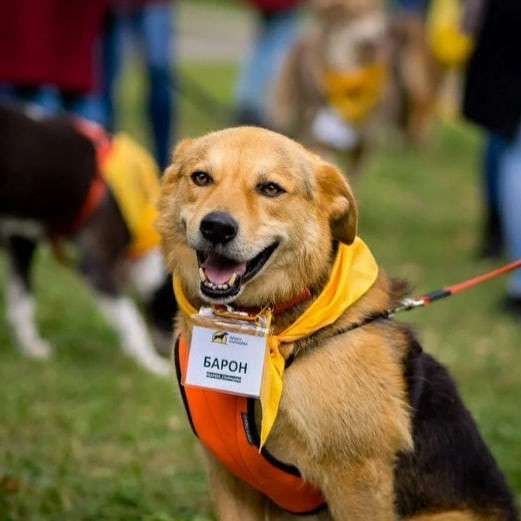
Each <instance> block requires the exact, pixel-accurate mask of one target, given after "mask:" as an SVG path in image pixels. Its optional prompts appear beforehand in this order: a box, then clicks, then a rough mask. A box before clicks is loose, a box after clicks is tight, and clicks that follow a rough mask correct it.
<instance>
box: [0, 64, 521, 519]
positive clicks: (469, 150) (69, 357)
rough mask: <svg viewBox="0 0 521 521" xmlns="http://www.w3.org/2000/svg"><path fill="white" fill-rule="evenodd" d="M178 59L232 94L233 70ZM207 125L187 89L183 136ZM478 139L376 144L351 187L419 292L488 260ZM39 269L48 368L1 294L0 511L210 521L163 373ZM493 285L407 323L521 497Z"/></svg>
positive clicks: (509, 332) (458, 130)
mask: <svg viewBox="0 0 521 521" xmlns="http://www.w3.org/2000/svg"><path fill="white" fill-rule="evenodd" d="M183 70H184V72H185V74H189V75H190V77H194V78H198V79H199V81H200V82H202V83H203V85H206V87H207V88H211V90H212V92H213V93H214V95H216V96H217V97H218V98H219V99H221V100H224V101H226V100H229V97H230V92H231V91H232V85H233V81H234V69H233V67H230V66H227V65H213V66H206V67H203V66H198V67H188V66H187V67H185V68H184V69H183ZM203 78H211V80H212V81H211V83H210V84H208V83H207V82H206V83H205V82H204V81H203ZM124 85H125V87H126V90H125V91H124V93H123V94H124V95H123V99H122V106H121V113H122V114H123V117H122V125H123V127H124V128H125V129H127V130H131V131H132V132H133V133H134V134H135V135H137V136H138V137H139V138H140V139H142V140H144V139H145V135H146V133H145V132H144V127H143V125H142V123H141V121H142V119H141V115H140V110H141V108H140V104H139V103H138V102H137V100H138V99H139V96H140V93H141V92H142V91H143V87H142V85H141V84H140V83H139V81H137V79H136V78H135V77H134V76H133V75H131V76H129V77H128V78H127V79H126V81H125V82H124ZM214 124H215V123H213V122H212V119H211V118H210V117H208V116H207V115H205V114H204V113H201V112H199V111H197V110H196V109H195V108H194V107H193V106H192V105H190V103H189V102H188V101H187V100H186V99H184V98H183V101H182V104H181V129H182V130H181V134H182V135H197V134H199V133H201V132H203V131H207V130H210V129H211V128H213V125H214ZM478 150H479V140H478V137H477V135H476V134H475V132H473V131H472V130H471V129H469V128H463V127H461V126H458V127H455V128H452V127H443V128H439V129H438V130H437V132H436V135H435V137H434V139H433V142H432V144H431V145H430V147H428V149H426V150H423V151H421V152H416V151H413V150H408V149H405V148H402V147H390V148H385V149H384V150H380V151H379V152H378V153H377V154H376V155H375V156H374V157H373V158H372V159H371V161H370V165H369V172H368V173H367V175H366V176H365V177H364V178H363V179H362V180H361V182H360V184H359V186H357V194H358V197H359V200H360V210H361V233H362V236H363V237H364V238H365V239H366V241H367V242H368V243H369V244H370V245H371V247H372V248H373V250H374V253H375V254H376V256H377V258H378V259H379V261H380V262H381V264H382V265H383V266H385V268H386V269H387V271H388V272H389V273H391V274H392V275H394V276H399V277H404V278H407V279H409V280H410V281H411V282H412V283H413V285H414V286H415V288H416V291H417V292H423V291H428V290H432V289H435V288H438V287H440V286H442V285H445V284H448V283H451V282H457V281H460V280H463V279H465V278H467V277H469V276H471V275H474V274H477V273H479V272H481V271H485V270H487V269H489V268H492V267H493V266H494V264H493V263H489V262H483V261H477V260H476V258H475V251H476V247H477V237H478V232H479V189H478V188H479V187H478V184H477V183H478V177H477V174H476V173H475V171H476V166H477V152H478ZM0 264H1V266H0V268H2V267H3V262H1V259H0ZM2 275H3V269H0V276H2ZM35 280H36V292H37V298H38V302H39V321H40V324H41V328H42V331H43V333H44V335H45V337H46V338H48V339H49V340H50V341H51V342H52V343H53V344H54V345H55V346H56V347H57V351H56V356H55V357H54V359H53V360H52V361H50V362H48V363H37V362H34V361H29V360H26V359H24V358H22V357H21V356H20V355H19V354H18V353H17V352H16V350H15V348H14V346H13V344H12V341H11V339H10V338H9V335H8V331H7V324H6V322H5V318H4V313H3V297H0V308H2V309H1V310H0V345H1V346H2V348H1V349H0V382H1V385H2V390H3V392H2V394H1V396H2V399H1V401H0V520H1V521H40V520H45V521H65V520H75V521H91V520H92V521H94V520H96V521H98V520H109V521H116V520H125V521H133V520H144V521H173V520H194V521H195V520H200V521H203V520H207V519H212V517H211V513H210V512H211V505H210V500H209V497H208V489H207V486H206V482H205V476H204V471H203V465H202V459H201V457H200V454H199V450H198V448H197V443H196V441H195V439H194V438H193V436H192V434H191V433H190V432H189V429H188V426H187V423H186V421H185V417H184V412H183V411H182V409H181V407H180V404H179V402H178V401H177V398H176V393H175V384H174V382H173V381H166V382H165V381H160V380H158V379H157V378H155V377H153V376H150V375H148V374H145V373H144V372H142V371H141V370H139V369H138V368H136V367H135V366H134V364H133V363H132V362H130V361H129V360H128V359H127V358H125V356H124V355H123V354H122V353H121V350H120V349H119V348H118V346H117V343H116V341H115V337H114V335H113V333H112V332H111V331H110V329H109V328H108V327H107V326H106V324H105V323H104V322H103V321H102V319H101V317H100V316H99V315H98V313H97V311H96V309H95V307H94V306H93V301H92V299H91V298H90V296H89V295H88V294H87V292H86V290H85V288H84V287H83V284H82V282H81V281H80V280H78V278H77V277H76V276H75V275H74V274H73V273H71V272H70V271H69V270H66V269H65V268H63V267H61V266H58V265H57V264H56V263H55V262H54V260H53V259H52V258H51V255H50V253H49V252H48V250H45V249H43V250H42V251H41V252H40V254H39V258H38V262H37V266H36V272H35ZM2 285H3V280H2V281H0V286H2ZM503 294H504V281H496V282H494V283H490V284H488V285H486V286H483V287H481V288H479V289H476V290H474V291H472V292H471V293H468V294H464V295H462V296H459V297H455V298H453V299H450V300H448V301H445V302H443V303H439V304H436V305H434V306H432V307H431V308H429V309H427V310H422V311H415V312H412V313H411V314H409V315H408V316H406V317H404V318H405V319H406V320H407V321H408V322H410V323H411V324H413V325H414V327H415V328H416V329H417V330H418V332H419V335H420V338H421V339H422V342H423V345H424V347H425V349H426V350H427V351H429V352H431V353H433V354H435V355H436V356H437V357H439V358H440V359H441V360H442V361H443V362H444V363H446V364H447V365H448V366H449V367H450V369H451V371H452V373H453V375H454V376H455V378H456V380H457V381H458V383H459V386H460V389H461V391H462V393H463V395H464V398H465V400H466V403H467V405H468V407H469V408H470V410H471V411H472V412H473V414H474V415H475V417H476V418H477V420H478V422H479V425H480V428H481V430H482V432H483V435H484V436H485V438H486V440H487V441H488V443H489V444H490V446H491V448H492V450H493V452H494V454H495V456H496V457H497V459H498V460H499V463H500V464H501V466H502V468H503V469H504V470H505V472H506V474H507V476H508V479H509V481H510V483H511V485H512V487H513V488H514V490H515V492H516V494H517V496H518V497H520V495H521V414H520V412H519V410H520V409H519V396H521V379H520V378H519V375H520V371H521V342H520V339H521V334H520V333H521V320H517V321H515V320H513V319H512V318H510V317H508V316H506V315H504V314H502V313H501V312H500V310H499V308H498V302H499V300H500V299H501V297H502V296H503Z"/></svg>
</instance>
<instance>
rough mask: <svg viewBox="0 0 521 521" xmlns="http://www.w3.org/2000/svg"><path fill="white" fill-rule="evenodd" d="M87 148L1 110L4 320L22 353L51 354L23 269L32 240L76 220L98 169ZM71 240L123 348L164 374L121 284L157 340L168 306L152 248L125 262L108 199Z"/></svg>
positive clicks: (58, 123) (58, 126)
mask: <svg viewBox="0 0 521 521" xmlns="http://www.w3.org/2000/svg"><path fill="white" fill-rule="evenodd" d="M97 168H98V166H97V164H96V153H95V149H94V145H93V144H92V142H91V141H90V140H89V139H88V138H86V137H85V136H83V135H82V134H80V133H79V132H78V131H77V130H76V128H75V127H74V125H73V124H72V123H71V122H70V121H69V120H67V119H63V118H47V117H44V116H43V115H42V114H40V113H38V112H34V111H28V110H27V109H26V110H24V111H22V110H21V108H20V107H18V108H12V107H7V106H0V238H1V239H2V242H3V244H4V246H6V248H7V252H8V256H9V262H8V272H9V276H8V279H7V288H6V289H7V291H6V295H7V301H6V305H7V317H8V320H9V322H10V324H11V327H12V329H13V333H14V336H15V339H16V343H17V345H18V346H19V348H20V349H21V351H22V352H24V353H25V354H27V355H29V356H32V357H40V358H45V357H47V356H48V355H49V354H50V353H51V348H50V346H49V344H48V343H47V342H46V341H45V340H43V339H42V338H41V337H40V335H39V333H38V330H37V327H36V323H35V316H34V313H35V310H34V307H35V306H34V298H33V296H32V293H31V277H30V269H31V262H32V259H33V255H34V251H35V249H36V246H37V244H38V242H39V241H40V240H42V239H45V238H47V237H49V236H51V237H53V236H60V235H62V233H63V231H64V230H67V229H68V228H69V227H70V226H71V225H72V223H73V222H74V220H75V219H76V217H77V215H78V213H79V211H80V209H81V207H82V205H83V202H84V200H85V198H86V195H87V193H88V190H89V187H90V184H91V182H92V179H93V177H94V175H95V174H96V171H97ZM69 238H70V239H72V240H73V241H74V242H75V244H76V245H77V247H78V256H79V271H80V273H82V274H83V275H84V277H85V279H86V281H87V282H88V283H89V284H90V286H91V287H92V288H93V289H94V290H95V292H96V297H97V299H96V300H97V302H98V304H99V305H100V308H101V310H102V312H103V313H104V315H105V316H106V318H107V319H108V321H109V322H110V324H111V325H112V326H113V327H114V328H115V329H116V331H117V332H118V334H119V336H120V338H121V342H122V346H123V348H124V350H125V351H126V352H127V353H128V354H130V355H131V356H132V357H134V358H135V359H136V360H137V361H138V362H139V363H140V364H141V365H142V366H144V367H146V368H147V369H149V370H151V371H153V372H156V373H159V374H167V373H168V364H167V363H166V362H165V361H164V360H163V359H162V358H160V357H159V356H158V355H157V354H156V352H155V350H154V346H153V343H152V341H151V339H150V335H149V333H148V332H147V328H146V326H145V323H144V321H143V319H142V317H141V314H140V313H139V311H138V309H137V307H136V305H135V304H134V302H133V301H132V300H131V299H129V298H128V297H126V296H125V295H124V294H123V292H122V291H123V287H124V283H125V281H126V279H128V278H130V279H132V280H133V282H135V289H136V291H137V292H138V293H139V294H140V297H141V299H142V301H143V303H144V304H145V308H146V311H148V312H149V317H150V319H151V322H152V323H153V325H154V326H155V327H154V331H155V334H156V337H159V336H161V335H165V334H166V333H167V332H170V331H171V327H172V326H171V317H172V314H173V313H174V312H175V301H174V299H173V297H172V295H171V291H170V288H171V284H170V280H169V277H168V276H167V273H166V270H165V269H164V265H163V262H162V260H161V257H160V252H159V250H158V249H156V250H154V251H153V252H151V253H150V254H148V255H146V256H145V257H144V258H142V259H141V260H139V261H136V262H128V261H127V260H126V255H125V252H126V249H127V247H128V245H129V242H130V235H129V232H128V229H127V227H126V225H125V222H124V220H123V217H122V215H121V213H120V211H119V208H118V205H117V202H116V200H115V198H114V197H113V196H112V194H111V193H110V190H109V191H108V193H107V196H106V197H105V198H104V200H103V201H102V203H101V205H100V206H99V208H97V209H96V211H95V212H94V214H93V215H92V216H91V217H90V219H89V220H88V221H87V222H86V223H85V225H84V226H82V227H81V229H79V230H77V231H76V233H74V236H73V237H69Z"/></svg>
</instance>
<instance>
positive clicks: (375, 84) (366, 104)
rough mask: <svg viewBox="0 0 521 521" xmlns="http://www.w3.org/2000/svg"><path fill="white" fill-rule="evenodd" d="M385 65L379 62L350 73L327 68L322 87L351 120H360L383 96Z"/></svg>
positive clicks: (347, 118) (334, 106)
mask: <svg viewBox="0 0 521 521" xmlns="http://www.w3.org/2000/svg"><path fill="white" fill-rule="evenodd" d="M384 83H385V67H384V66H383V65H382V64H376V65H371V66H368V67H364V68H360V69H358V70H356V71H354V72H350V73H340V72H335V71H329V72H326V74H325V76H324V87H325V90H326V96H327V98H328V100H329V103H330V104H331V106H332V107H333V108H335V109H336V110H337V111H338V113H339V114H340V115H341V116H342V117H343V118H344V119H345V120H347V121H348V122H350V123H355V124H356V123H361V122H362V121H363V120H364V119H365V118H367V116H368V115H369V113H370V112H371V110H373V109H374V108H375V107H376V105H377V104H378V102H379V101H380V100H381V99H382V96H383V90H384Z"/></svg>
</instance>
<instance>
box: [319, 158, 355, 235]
mask: <svg viewBox="0 0 521 521" xmlns="http://www.w3.org/2000/svg"><path fill="white" fill-rule="evenodd" d="M318 183H319V186H320V188H321V191H322V194H323V197H324V203H325V204H326V205H327V206H326V209H327V210H328V211H329V219H330V223H331V231H332V233H333V238H335V239H337V240H339V241H340V242H343V243H345V244H351V243H352V242H353V241H354V240H355V237H356V233H357V230H358V208H357V205H356V201H355V197H354V195H353V192H352V190H351V187H350V186H349V183H348V182H347V179H346V178H345V176H344V175H343V174H342V172H340V170H339V169H338V168H336V167H335V166H333V165H331V164H329V163H322V164H321V165H320V166H319V169H318Z"/></svg>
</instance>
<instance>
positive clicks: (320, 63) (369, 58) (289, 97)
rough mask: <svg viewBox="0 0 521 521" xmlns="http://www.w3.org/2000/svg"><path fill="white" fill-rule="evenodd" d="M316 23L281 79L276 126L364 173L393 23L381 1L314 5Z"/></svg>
mask: <svg viewBox="0 0 521 521" xmlns="http://www.w3.org/2000/svg"><path fill="white" fill-rule="evenodd" d="M311 11H312V17H311V19H312V23H311V26H310V27H308V28H307V30H305V31H304V32H303V34H302V35H301V36H300V37H299V38H298V39H297V41H296V42H295V44H294V46H293V47H292V48H291V49H290V51H289V53H288V56H287V57H286V60H285V62H284V64H283V66H282V69H281V72H280V74H279V76H278V78H277V80H276V83H275V87H274V93H273V97H272V98H273V102H272V109H271V113H272V115H271V119H272V126H273V128H274V129H276V130H277V131H279V132H281V133H284V134H286V135H288V136H290V137H292V138H294V139H296V140H297V141H299V142H302V143H305V144H306V145H307V146H309V147H311V148H313V149H314V150H315V151H317V152H320V153H321V154H322V155H328V156H329V157H332V158H336V159H338V160H339V161H342V162H343V163H345V164H346V165H348V168H347V172H348V174H349V175H350V177H356V175H357V174H358V173H360V171H361V170H362V166H363V159H364V158H365V156H366V153H367V151H368V149H369V148H370V145H371V143H373V142H374V134H375V132H374V128H373V127H374V125H375V120H376V117H377V115H378V114H379V113H380V108H381V106H382V101H383V99H384V97H385V91H386V88H385V83H386V76H387V72H386V69H387V61H388V56H387V55H388V52H387V47H388V45H387V40H388V39H387V20H386V16H385V10H384V6H383V4H382V2H381V1H380V0H315V1H314V2H312V3H311Z"/></svg>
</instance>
